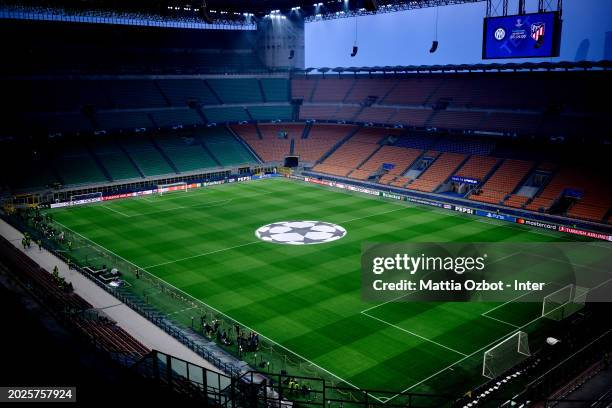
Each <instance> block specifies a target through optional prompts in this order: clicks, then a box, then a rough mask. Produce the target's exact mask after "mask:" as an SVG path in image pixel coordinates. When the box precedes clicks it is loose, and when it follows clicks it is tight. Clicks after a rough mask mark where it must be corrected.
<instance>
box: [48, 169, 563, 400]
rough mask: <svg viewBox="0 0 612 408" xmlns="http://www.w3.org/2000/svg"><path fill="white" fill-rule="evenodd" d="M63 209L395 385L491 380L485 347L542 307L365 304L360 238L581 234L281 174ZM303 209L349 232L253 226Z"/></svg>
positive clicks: (385, 386)
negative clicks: (270, 233)
mask: <svg viewBox="0 0 612 408" xmlns="http://www.w3.org/2000/svg"><path fill="white" fill-rule="evenodd" d="M53 214H54V217H55V219H56V220H57V221H58V222H59V223H61V224H62V225H64V226H66V227H67V228H69V229H71V230H73V231H75V232H76V233H78V234H81V235H82V236H84V237H86V238H87V239H90V240H91V241H93V242H95V243H97V244H99V245H100V246H103V247H105V248H106V249H108V250H110V251H112V252H114V253H115V254H117V255H119V256H121V257H123V258H125V259H127V260H129V261H130V262H132V263H134V264H135V265H138V266H139V267H141V268H143V269H145V270H146V271H148V272H150V273H151V274H154V275H156V276H157V277H159V278H161V279H162V280H164V281H166V282H168V283H169V284H171V285H173V286H175V287H176V288H178V289H180V290H182V291H184V292H186V293H188V294H189V295H191V296H193V297H195V298H196V299H199V300H201V301H203V302H205V303H206V304H208V305H210V306H212V307H214V308H216V309H218V310H220V311H222V312H223V313H225V314H226V315H228V316H230V317H231V318H233V319H235V320H237V321H239V322H241V323H243V324H244V325H246V326H247V327H250V328H252V329H254V330H256V331H257V332H259V333H261V334H262V335H263V336H265V337H267V338H269V339H271V340H273V341H274V342H276V343H278V344H279V345H281V346H282V347H285V348H287V349H289V350H291V351H293V352H295V353H297V354H298V355H300V356H301V357H303V358H304V359H307V360H309V361H310V362H312V363H313V364H315V365H317V366H319V367H320V368H322V369H324V370H327V371H328V372H329V373H331V374H333V375H334V376H335V377H336V378H338V379H341V380H342V381H343V382H346V383H348V384H350V385H352V386H354V387H359V388H368V389H380V390H390V391H402V390H410V391H419V392H441V391H445V392H460V391H465V390H467V389H469V387H470V386H473V385H474V384H475V383H476V382H478V381H480V380H482V378H481V377H479V374H478V372H479V370H480V368H481V367H480V365H481V362H482V350H483V349H485V348H487V346H489V345H490V344H492V343H493V344H494V343H495V342H496V341H497V340H499V339H500V338H502V337H503V336H505V335H507V334H509V333H511V332H512V331H514V330H515V329H517V327H520V326H523V325H529V323H530V322H531V324H532V325H533V320H534V319H537V317H538V316H539V314H540V311H541V305H540V304H532V305H529V304H512V303H510V304H508V305H503V306H501V307H496V308H495V309H494V310H491V309H493V305H491V304H487V303H386V304H379V305H377V304H367V303H362V301H361V300H360V278H359V262H360V251H361V243H362V241H365V240H367V241H370V242H401V241H420V242H453V241H457V242H493V241H516V242H531V241H533V242H549V241H550V242H552V241H567V240H570V239H571V238H569V237H567V236H562V235H560V234H551V233H547V232H540V231H534V230H532V229H529V228H527V227H523V226H519V225H513V224H507V223H501V222H498V221H494V220H484V219H477V218H474V217H470V216H463V215H460V214H454V213H450V212H443V211H440V210H438V209H434V208H429V207H420V206H413V205H408V204H406V203H400V202H395V201H387V200H383V199H379V198H374V197H368V196H364V195H360V194H353V193H348V192H343V191H338V190H331V189H329V188H326V187H321V186H315V185H310V184H305V183H301V182H297V181H289V180H285V179H268V180H259V181H255V182H249V183H240V184H225V185H220V186H215V187H210V188H206V189H201V190H193V191H190V192H186V193H185V192H177V193H173V194H168V195H164V196H152V197H144V198H138V199H131V200H118V201H113V202H106V203H104V204H97V205H89V206H83V207H74V208H70V209H61V210H56V211H54V212H53ZM302 219H303V220H311V219H312V220H320V221H328V222H332V223H336V224H339V225H342V226H343V227H345V228H346V229H347V231H348V234H347V236H346V237H344V238H343V239H341V240H338V241H335V242H332V243H328V244H324V245H311V246H291V245H278V244H272V243H266V242H262V241H259V240H258V239H257V238H256V237H255V236H254V231H255V230H256V229H257V228H258V227H260V226H262V225H264V224H268V223H271V222H275V221H285V220H302ZM163 307H164V305H162V308H163ZM168 307H170V306H168ZM490 310H491V312H489V311H490ZM167 312H168V313H171V314H180V313H181V311H180V310H179V311H176V310H170V309H168V310H167ZM488 312H489V313H488ZM483 314H484V315H483ZM536 322H537V320H536ZM449 383H451V384H452V387H450V388H449ZM392 395H394V394H388V395H387V396H386V397H382V396H381V399H382V400H386V398H389V397H390V396H392Z"/></svg>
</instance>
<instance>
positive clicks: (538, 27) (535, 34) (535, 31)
mask: <svg viewBox="0 0 612 408" xmlns="http://www.w3.org/2000/svg"><path fill="white" fill-rule="evenodd" d="M542 36H544V23H535V24H532V25H531V38H533V39H534V40H535V41H538V40H539V39H540V37H542Z"/></svg>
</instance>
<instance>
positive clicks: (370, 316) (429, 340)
mask: <svg viewBox="0 0 612 408" xmlns="http://www.w3.org/2000/svg"><path fill="white" fill-rule="evenodd" d="M360 313H361V314H362V315H364V316H368V317H369V318H371V319H374V320H377V321H379V322H381V323H384V324H386V325H388V326H391V327H393V328H396V329H398V330H401V331H403V332H405V333H408V334H410V335H412V336H415V337H418V338H419V339H421V340H425V341H427V342H429V343H432V344H435V345H436V346H438V347H442V348H445V349H446V350H449V351H452V352H453V353H457V354H460V355H462V356H464V357H467V356H468V355H467V354H465V353H462V352H460V351H458V350H455V349H454V348H451V347H448V346H445V345H444V344H442V343H438V342H437V341H435V340H431V339H428V338H427V337H424V336H421V335H420V334H416V333H414V332H411V331H410V330H407V329H404V328H403V327H400V326H397V325H395V324H393V323H389V322H387V321H386V320H383V319H379V318H378V317H376V316H372V315H369V314H367V313H365V312H360Z"/></svg>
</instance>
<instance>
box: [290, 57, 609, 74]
mask: <svg viewBox="0 0 612 408" xmlns="http://www.w3.org/2000/svg"><path fill="white" fill-rule="evenodd" d="M611 68H612V61H610V60H601V61H577V62H572V61H561V62H537V63H536V62H524V63H513V62H509V63H505V64H497V63H495V64H473V65H469V64H461V65H396V66H384V67H378V66H375V67H335V68H328V67H321V68H312V67H311V68H306V69H295V70H292V72H293V73H298V74H299V73H303V74H310V73H315V72H318V73H321V74H323V75H325V74H326V73H328V72H330V71H332V72H334V73H337V74H338V75H340V74H344V73H353V74H358V73H369V74H372V73H383V74H399V73H415V72H416V73H420V72H428V73H431V72H440V73H444V72H473V71H481V72H487V71H498V72H499V71H569V70H590V69H603V70H608V69H611Z"/></svg>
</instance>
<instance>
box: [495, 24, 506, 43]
mask: <svg viewBox="0 0 612 408" xmlns="http://www.w3.org/2000/svg"><path fill="white" fill-rule="evenodd" d="M493 35H494V36H495V39H496V40H497V41H501V40H503V39H504V38H506V30H504V28H503V27H499V28H498V29H497V30H495V34H493Z"/></svg>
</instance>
